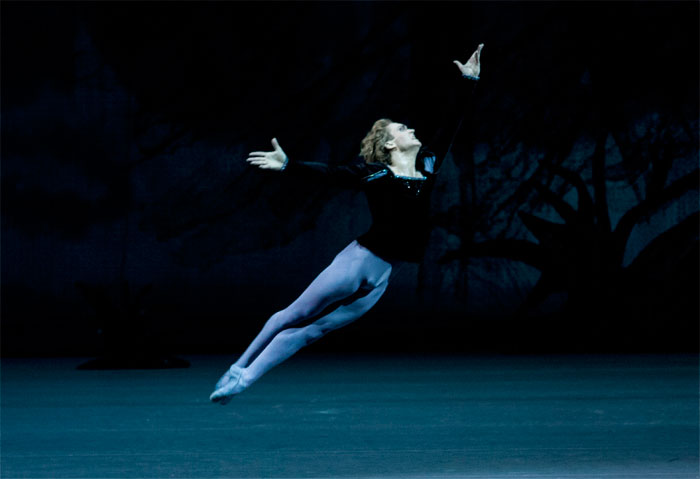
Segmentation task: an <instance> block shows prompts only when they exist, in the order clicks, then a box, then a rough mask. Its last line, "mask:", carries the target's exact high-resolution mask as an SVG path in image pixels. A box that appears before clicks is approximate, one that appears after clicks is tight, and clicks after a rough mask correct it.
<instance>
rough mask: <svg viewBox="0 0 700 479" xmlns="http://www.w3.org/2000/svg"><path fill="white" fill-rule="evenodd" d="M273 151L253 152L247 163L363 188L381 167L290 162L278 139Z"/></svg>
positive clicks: (364, 164)
mask: <svg viewBox="0 0 700 479" xmlns="http://www.w3.org/2000/svg"><path fill="white" fill-rule="evenodd" d="M272 148H273V149H272V151H253V152H251V153H249V154H248V158H247V159H246V161H247V162H248V163H249V164H251V165H253V166H257V167H258V168H261V169H264V170H274V171H284V173H285V174H292V175H303V176H306V177H312V178H316V179H318V180H323V181H325V182H329V183H330V184H333V185H337V186H344V187H350V188H359V187H361V180H362V178H364V177H366V176H368V175H371V174H372V173H375V172H376V171H377V170H378V169H380V167H379V166H378V165H368V164H366V163H364V162H360V161H356V162H353V163H349V164H346V165H331V164H328V163H320V162H313V161H290V160H289V158H288V157H287V155H286V153H285V152H284V150H282V147H281V146H280V144H279V142H278V141H277V138H273V139H272Z"/></svg>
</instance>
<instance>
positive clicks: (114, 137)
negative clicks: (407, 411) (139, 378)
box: [0, 2, 699, 355]
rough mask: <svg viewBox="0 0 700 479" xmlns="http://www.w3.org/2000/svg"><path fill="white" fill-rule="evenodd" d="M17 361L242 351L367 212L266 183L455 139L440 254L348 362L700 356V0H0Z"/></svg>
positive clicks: (5, 292)
mask: <svg viewBox="0 0 700 479" xmlns="http://www.w3.org/2000/svg"><path fill="white" fill-rule="evenodd" d="M0 8H1V9H2V55H1V56H2V69H1V72H2V82H1V86H2V238H1V241H2V353H3V354H4V355H21V354H88V355H92V354H99V353H101V352H103V351H105V348H107V350H110V349H113V348H117V349H118V348H131V349H136V350H138V349H158V350H163V351H168V352H175V353H178V352H180V353H182V352H224V351H230V352H235V351H240V350H241V349H242V348H243V347H244V346H245V345H246V344H247V342H248V341H249V340H251V339H252V337H253V335H254V334H255V333H256V332H257V331H258V329H259V328H260V327H261V326H262V324H263V322H264V321H265V319H266V318H267V317H268V316H269V315H270V314H271V313H273V312H274V311H276V310H278V309H280V308H282V307H284V306H286V305H287V304H288V303H289V302H291V301H292V300H293V299H294V298H295V297H296V296H297V295H298V294H300V293H301V291H302V290H303V288H304V287H305V286H306V285H307V284H308V283H309V282H310V281H311V280H312V279H313V278H314V277H315V276H316V274H318V273H319V272H320V271H321V270H322V269H323V268H324V267H325V266H326V265H327V264H328V263H329V262H330V261H331V260H332V258H333V256H334V255H335V254H336V253H337V252H338V251H339V250H340V249H342V248H343V247H344V246H345V245H346V244H347V243H349V242H350V241H351V240H352V239H354V238H355V237H356V236H358V235H359V234H361V233H363V232H364V231H365V230H366V228H367V227H368V225H369V222H370V218H369V213H368V211H367V205H366V201H365V199H364V197H363V196H362V194H360V193H355V192H352V191H343V190H337V189H333V188H331V187H328V186H327V185H325V184H318V183H313V182H311V181H308V182H305V181H304V180H300V181H289V180H285V179H284V178H283V176H282V175H279V174H274V173H270V172H262V171H260V170H254V169H252V168H250V167H248V166H247V165H246V163H245V161H244V159H245V158H246V156H247V153H248V152H249V151H253V150H261V149H262V150H266V149H269V148H270V139H271V138H272V137H273V136H274V137H277V138H278V139H279V141H280V143H281V145H282V147H283V148H284V149H285V151H286V152H287V153H288V154H289V156H290V157H292V158H293V159H303V160H313V161H322V162H328V163H332V164H337V163H342V162H345V161H348V160H349V159H351V158H352V157H353V156H354V155H356V154H357V152H358V150H359V143H360V140H361V139H362V137H363V136H364V134H365V133H366V132H367V131H368V129H369V127H370V126H371V124H372V122H373V121H374V120H376V119H377V118H381V117H389V118H392V119H394V120H395V121H403V122H405V123H407V124H409V125H410V126H413V127H415V128H416V134H417V136H418V137H419V138H424V137H423V136H421V134H422V132H423V133H427V132H428V131H430V130H431V129H432V128H436V127H440V126H441V125H440V122H441V121H442V119H443V117H444V116H445V113H446V112H447V111H448V109H449V108H450V101H451V98H452V95H453V93H454V91H453V90H452V89H451V88H452V85H453V81H454V80H455V76H458V72H457V69H456V67H455V66H454V65H453V64H452V60H454V59H459V60H460V61H462V62H464V61H466V60H467V58H468V56H469V54H470V53H471V52H472V51H473V50H474V49H475V48H476V46H477V44H478V43H481V42H483V43H485V47H484V50H483V55H482V78H481V81H480V82H479V84H478V86H477V87H476V92H475V95H474V101H473V103H472V105H471V106H470V108H469V111H468V112H467V120H466V121H465V123H464V125H463V128H462V130H461V133H460V135H459V136H458V137H457V139H456V140H455V143H454V145H453V148H452V151H451V154H450V155H449V157H448V158H447V160H446V162H445V164H444V167H443V170H442V172H441V175H440V179H439V182H438V185H437V187H436V190H435V192H434V196H433V211H434V218H433V220H434V223H433V224H434V227H433V230H432V233H431V238H430V245H429V248H428V250H427V252H426V255H425V259H424V261H423V262H422V263H420V264H408V265H405V266H403V267H402V268H400V269H399V270H398V272H397V273H396V275H395V277H394V279H393V282H392V284H391V286H390V288H389V290H388V291H387V293H386V295H385V296H384V297H383V298H382V299H381V301H380V302H379V304H378V305H377V306H376V308H375V309H374V310H372V311H371V312H370V313H369V314H368V315H366V316H365V317H364V318H362V319H361V320H359V321H357V322H356V323H354V324H352V325H350V326H348V327H347V328H344V329H342V330H340V331H336V332H333V333H331V334H330V335H329V336H328V337H327V338H324V339H323V340H321V341H319V342H318V343H315V344H314V345H312V346H311V347H310V348H311V349H312V350H313V349H315V350H324V349H326V350H333V351H340V350H344V351H359V350H377V351H392V350H404V351H426V350H435V351H464V352H475V351H491V352H509V351H521V352H523V351H524V352H528V351H560V352H573V351H598V350H611V351H697V349H698V345H697V341H698V289H699V285H698V264H699V259H698V209H699V208H698V127H699V125H698V116H699V115H698V84H699V82H698V80H699V78H698V58H699V55H698V43H699V42H698V3H697V2H663V3H653V2H642V3H635V2H623V3H614V2H567V3H555V2H547V3H536V4H534V3H533V4H531V3H520V2H518V3H516V2H507V3H497V2H484V3H444V4H443V3H430V4H423V3H414V2H408V3H394V2H391V3H375V2H358V3H337V2H328V3H326V2H324V3H296V2H294V3H292V2H289V3H287V2H285V3H271V2H260V3H243V2H231V3H222V2H211V3H200V2H197V3H195V2H176V3H165V2H119V3H105V2H72V3H65V4H64V3H59V2H50V3H37V2H31V3H29V2H27V3H24V2H17V3H16V2H2V5H1V7H0Z"/></svg>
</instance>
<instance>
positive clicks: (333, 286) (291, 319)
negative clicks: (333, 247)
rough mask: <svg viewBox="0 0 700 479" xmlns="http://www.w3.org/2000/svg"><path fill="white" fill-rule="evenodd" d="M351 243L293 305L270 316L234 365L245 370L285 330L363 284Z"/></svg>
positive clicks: (360, 266) (357, 260)
mask: <svg viewBox="0 0 700 479" xmlns="http://www.w3.org/2000/svg"><path fill="white" fill-rule="evenodd" d="M352 246H353V244H352V243H351V244H350V245H348V247H346V248H345V249H343V251H341V252H340V253H338V255H337V256H336V257H335V258H334V259H333V261H332V262H331V264H330V265H328V267H327V268H326V269H324V270H323V271H322V272H321V274H319V275H318V276H317V277H316V279H314V280H313V281H312V282H311V284H310V285H309V286H308V287H307V288H306V290H304V292H303V293H302V294H301V296H299V297H298V298H297V299H296V300H295V301H294V302H293V303H292V304H290V305H289V306H288V307H287V308H285V309H283V310H282V311H278V312H277V313H275V314H273V315H272V316H271V317H270V319H268V320H267V322H266V323H265V326H263V328H262V330H261V331H260V333H258V335H257V336H256V337H255V339H254V340H253V342H252V343H250V345H249V346H248V348H247V349H246V350H245V352H244V353H243V354H242V355H241V357H240V358H238V360H237V361H236V362H235V363H234V365H235V366H238V367H241V368H244V367H246V366H248V364H250V363H251V362H252V361H253V360H254V359H255V357H256V356H257V355H258V354H260V352H261V351H262V350H263V349H264V348H265V346H267V344H268V343H269V342H270V341H271V340H272V338H273V337H275V335H276V334H277V333H279V332H280V331H282V330H283V329H284V328H288V327H290V326H293V325H295V324H299V323H301V322H303V321H305V320H308V319H310V318H313V317H314V316H316V315H318V314H319V313H320V312H321V311H323V310H324V309H325V308H326V307H328V306H329V305H331V304H333V303H335V302H337V301H340V300H343V299H345V298H347V297H348V296H351V295H352V294H354V293H355V292H356V291H357V290H358V289H359V288H360V286H361V285H362V282H363V280H364V275H363V274H362V273H363V271H362V269H363V268H362V264H361V263H362V258H360V257H358V256H357V255H356V254H354V250H353V248H351V247H352Z"/></svg>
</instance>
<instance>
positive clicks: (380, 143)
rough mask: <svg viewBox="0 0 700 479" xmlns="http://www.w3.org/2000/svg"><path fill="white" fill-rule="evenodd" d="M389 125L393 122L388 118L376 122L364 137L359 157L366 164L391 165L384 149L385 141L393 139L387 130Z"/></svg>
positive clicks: (388, 155)
mask: <svg viewBox="0 0 700 479" xmlns="http://www.w3.org/2000/svg"><path fill="white" fill-rule="evenodd" d="M391 123H393V121H391V120H389V119H388V118H382V119H380V120H377V121H375V122H374V125H372V129H371V130H370V131H369V133H367V135H365V137H364V139H363V140H362V145H361V147H360V156H361V157H363V158H364V159H365V162H366V163H384V164H385V165H390V164H391V154H390V153H389V151H388V150H387V149H386V148H384V144H385V143H386V142H387V141H391V140H393V139H394V137H393V136H392V134H391V133H389V128H388V127H389V124H391Z"/></svg>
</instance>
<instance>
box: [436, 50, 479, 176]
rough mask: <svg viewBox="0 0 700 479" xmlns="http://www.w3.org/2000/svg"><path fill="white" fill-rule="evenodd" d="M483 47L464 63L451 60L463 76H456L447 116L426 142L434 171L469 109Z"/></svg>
mask: <svg viewBox="0 0 700 479" xmlns="http://www.w3.org/2000/svg"><path fill="white" fill-rule="evenodd" d="M483 48H484V44H483V43H481V44H479V46H478V47H477V49H476V50H475V51H474V53H472V56H471V57H469V60H467V62H466V63H464V64H463V63H461V62H459V61H458V60H454V61H453V63H454V64H455V65H457V68H459V71H460V73H461V74H462V77H463V78H456V80H455V81H456V82H457V83H459V84H458V85H456V99H455V100H454V101H451V102H450V109H449V110H448V112H447V117H446V118H445V119H443V121H441V125H440V129H439V130H437V132H436V133H435V135H433V136H432V137H431V138H429V141H428V142H427V143H426V146H427V148H428V150H429V151H430V152H431V153H433V154H434V157H435V161H436V165H435V166H434V167H433V171H434V172H437V171H438V170H439V168H440V164H441V163H442V161H443V160H444V159H445V156H447V153H448V152H449V150H450V148H451V146H452V143H453V142H454V140H455V138H456V137H457V133H458V132H459V130H460V128H461V126H462V123H463V120H464V117H465V115H466V114H467V112H468V111H469V110H470V102H471V100H472V98H473V96H474V90H475V89H476V84H477V81H478V80H479V76H480V74H481V50H482V49H483ZM465 82H467V83H471V85H465V84H464V83H465Z"/></svg>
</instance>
